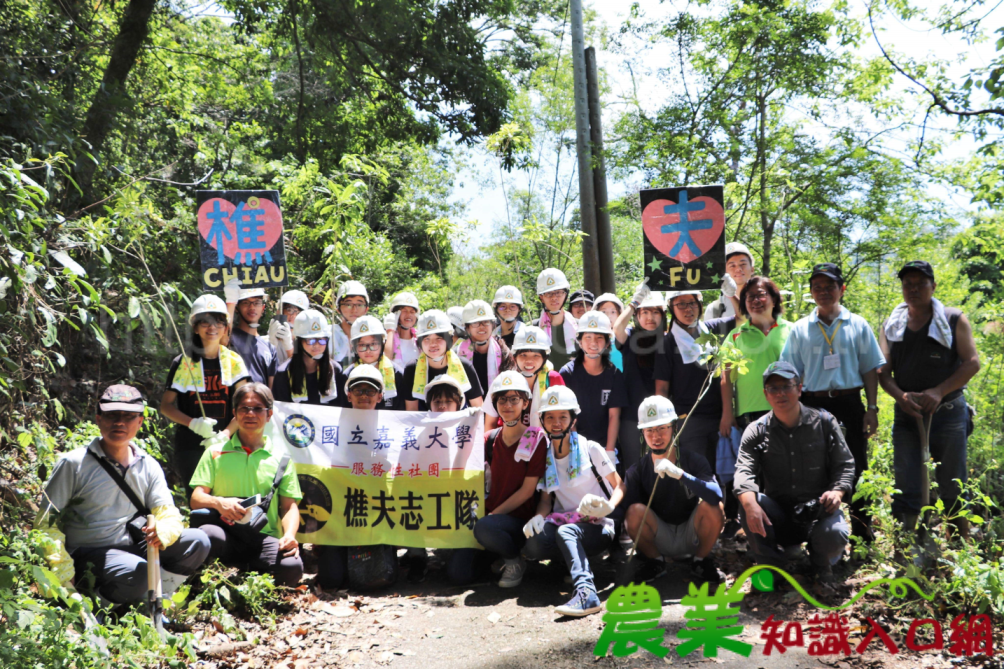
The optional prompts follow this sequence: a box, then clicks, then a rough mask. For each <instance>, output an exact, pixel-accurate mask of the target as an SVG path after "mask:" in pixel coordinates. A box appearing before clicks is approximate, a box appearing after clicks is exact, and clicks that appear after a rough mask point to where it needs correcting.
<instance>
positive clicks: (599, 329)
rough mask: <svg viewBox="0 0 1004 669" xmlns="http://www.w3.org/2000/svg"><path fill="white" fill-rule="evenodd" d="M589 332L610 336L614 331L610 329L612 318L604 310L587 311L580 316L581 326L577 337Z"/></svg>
mask: <svg viewBox="0 0 1004 669" xmlns="http://www.w3.org/2000/svg"><path fill="white" fill-rule="evenodd" d="M587 332H595V333H596V334H602V335H607V336H608V337H609V336H610V335H612V334H613V333H614V331H613V330H611V329H610V319H609V318H607V315H606V314H605V313H603V312H602V311H587V312H586V313H584V314H582V317H581V318H579V328H578V331H577V332H576V337H581V336H582V335H584V334H585V333H587Z"/></svg>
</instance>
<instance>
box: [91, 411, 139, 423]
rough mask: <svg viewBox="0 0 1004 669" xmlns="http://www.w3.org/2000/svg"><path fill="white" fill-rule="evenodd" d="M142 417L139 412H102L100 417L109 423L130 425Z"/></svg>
mask: <svg viewBox="0 0 1004 669" xmlns="http://www.w3.org/2000/svg"><path fill="white" fill-rule="evenodd" d="M142 416H143V414H142V412H139V411H103V412H102V413H101V417H102V418H103V419H105V420H107V421H109V422H111V423H131V422H133V421H134V420H136V419H137V418H141V417H142Z"/></svg>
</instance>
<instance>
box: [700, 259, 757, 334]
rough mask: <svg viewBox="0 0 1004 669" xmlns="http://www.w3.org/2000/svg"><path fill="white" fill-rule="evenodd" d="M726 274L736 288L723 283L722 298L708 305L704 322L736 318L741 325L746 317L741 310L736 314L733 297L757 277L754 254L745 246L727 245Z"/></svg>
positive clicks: (725, 282)
mask: <svg viewBox="0 0 1004 669" xmlns="http://www.w3.org/2000/svg"><path fill="white" fill-rule="evenodd" d="M725 273H726V274H727V275H728V276H729V277H731V278H732V281H733V282H734V283H735V286H731V285H728V283H727V281H723V282H722V296H721V297H720V298H718V299H717V300H715V301H713V302H711V303H710V304H708V308H707V309H705V310H704V320H706V321H710V320H714V319H716V318H735V319H736V320H737V321H738V322H740V323H741V322H743V321H744V320H745V316H744V315H743V313H742V311H741V310H740V312H739V313H736V308H735V303H734V302H733V301H732V296H733V295H735V294H736V293H737V292H739V291H741V290H742V289H743V287H744V286H745V285H746V282H747V281H749V280H750V279H752V278H753V277H754V276H756V263H754V262H753V254H751V253H750V250H749V249H748V248H746V245H745V244H743V243H741V242H731V243H729V244H726V245H725ZM730 293H731V294H730Z"/></svg>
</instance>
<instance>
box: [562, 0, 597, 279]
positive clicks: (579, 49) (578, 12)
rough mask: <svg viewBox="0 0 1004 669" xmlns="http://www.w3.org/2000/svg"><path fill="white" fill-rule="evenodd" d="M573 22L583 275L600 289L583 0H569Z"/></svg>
mask: <svg viewBox="0 0 1004 669" xmlns="http://www.w3.org/2000/svg"><path fill="white" fill-rule="evenodd" d="M569 13H570V14H571V23H572V72H573V74H574V77H573V79H574V82H575V151H576V154H577V155H578V158H579V165H578V169H579V218H580V220H581V222H582V232H583V233H585V237H583V238H582V278H583V283H584V284H585V288H586V290H589V291H592V293H593V294H594V295H595V294H598V293H600V292H602V291H601V290H600V285H601V282H600V256H599V251H598V240H597V232H596V198H595V196H594V194H593V161H592V151H590V147H589V102H588V93H587V92H586V54H585V47H586V45H585V37H584V34H583V27H582V0H569Z"/></svg>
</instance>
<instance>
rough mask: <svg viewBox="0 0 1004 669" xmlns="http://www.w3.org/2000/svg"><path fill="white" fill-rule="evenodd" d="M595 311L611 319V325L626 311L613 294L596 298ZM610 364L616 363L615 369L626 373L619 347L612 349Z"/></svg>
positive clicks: (612, 347) (604, 294)
mask: <svg viewBox="0 0 1004 669" xmlns="http://www.w3.org/2000/svg"><path fill="white" fill-rule="evenodd" d="M593 309H595V310H596V311H599V312H601V313H602V314H603V315H604V316H606V317H607V318H609V319H610V322H611V323H616V322H617V318H618V317H620V315H621V312H622V311H624V303H623V302H621V301H620V298H619V297H617V296H616V295H614V294H613V293H603V294H602V295H600V296H599V297H597V298H596V302H594V303H593ZM610 362H612V363H614V367H616V368H617V369H619V370H620V371H622V372H623V371H624V356H623V355H622V354H621V352H620V349H619V348H617V346H611V347H610Z"/></svg>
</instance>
